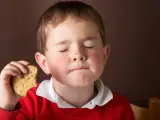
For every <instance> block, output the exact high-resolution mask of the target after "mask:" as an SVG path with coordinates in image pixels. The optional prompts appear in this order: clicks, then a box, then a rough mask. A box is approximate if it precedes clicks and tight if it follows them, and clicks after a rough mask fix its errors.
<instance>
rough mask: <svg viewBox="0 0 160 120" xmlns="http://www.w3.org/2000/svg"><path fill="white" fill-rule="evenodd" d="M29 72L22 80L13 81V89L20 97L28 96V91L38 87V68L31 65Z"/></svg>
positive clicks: (15, 78)
mask: <svg viewBox="0 0 160 120" xmlns="http://www.w3.org/2000/svg"><path fill="white" fill-rule="evenodd" d="M28 70H29V71H28V73H27V74H25V75H24V76H23V77H22V78H19V77H14V78H13V80H12V88H13V90H14V91H15V92H16V93H17V94H18V95H20V96H26V94H27V91H28V90H29V89H31V88H32V87H35V86H36V78H37V73H38V70H37V67H35V66H33V65H29V66H28Z"/></svg>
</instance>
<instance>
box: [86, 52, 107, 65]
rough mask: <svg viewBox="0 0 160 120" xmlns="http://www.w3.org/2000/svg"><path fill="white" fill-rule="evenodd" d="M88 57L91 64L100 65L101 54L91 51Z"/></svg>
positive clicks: (101, 63) (101, 60)
mask: <svg viewBox="0 0 160 120" xmlns="http://www.w3.org/2000/svg"><path fill="white" fill-rule="evenodd" d="M89 59H90V62H91V64H92V65H94V66H95V67H98V66H102V65H103V61H104V60H103V55H102V54H100V53H97V52H91V53H90V54H89Z"/></svg>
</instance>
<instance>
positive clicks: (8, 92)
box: [0, 61, 29, 110]
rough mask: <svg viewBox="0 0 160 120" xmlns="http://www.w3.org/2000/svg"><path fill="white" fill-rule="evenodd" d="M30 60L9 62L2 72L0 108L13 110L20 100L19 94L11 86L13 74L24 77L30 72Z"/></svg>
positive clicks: (0, 74)
mask: <svg viewBox="0 0 160 120" xmlns="http://www.w3.org/2000/svg"><path fill="white" fill-rule="evenodd" d="M28 65H29V62H27V61H15V62H14V61H12V62H10V63H9V64H7V65H6V66H5V67H4V69H3V70H2V71H1V73H0V108H2V109H4V110H13V109H14V108H15V106H16V104H17V102H18V100H19V98H20V97H19V96H18V95H17V94H16V93H15V92H14V90H13V89H12V86H11V80H12V77H13V76H16V77H22V76H23V75H24V74H26V73H27V72H28V67H27V66H28Z"/></svg>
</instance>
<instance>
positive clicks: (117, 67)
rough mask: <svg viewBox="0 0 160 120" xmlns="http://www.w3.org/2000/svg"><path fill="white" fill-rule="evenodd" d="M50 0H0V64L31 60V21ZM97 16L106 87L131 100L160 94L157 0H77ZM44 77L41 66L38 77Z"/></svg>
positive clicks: (33, 25) (142, 101) (33, 37)
mask: <svg viewBox="0 0 160 120" xmlns="http://www.w3.org/2000/svg"><path fill="white" fill-rule="evenodd" d="M55 1H56V0H30V1H29V0H28V1H24V0H23V1H22V0H14V1H13V0H1V3H0V55H1V56H0V69H2V68H3V67H4V66H5V65H6V64H7V63H8V62H10V61H11V60H20V59H25V60H28V61H30V62H31V63H32V64H36V62H35V60H34V53H35V52H36V31H35V28H36V24H37V20H38V18H39V16H40V15H41V13H42V12H43V11H44V10H45V9H46V8H47V7H48V6H50V5H52V4H53V3H54V2H55ZM81 1H84V2H86V3H89V4H91V5H93V6H94V7H95V8H97V9H98V11H99V12H100V14H101V15H102V16H103V19H104V21H105V26H106V29H107V33H106V34H107V41H108V42H109V43H110V44H111V55H110V58H109V60H108V64H107V66H106V69H105V72H104V74H103V76H102V78H103V80H104V83H105V84H106V85H107V86H108V87H110V88H111V89H112V90H114V91H117V92H119V93H121V94H122V95H125V96H126V97H127V98H128V99H129V100H131V101H132V102H136V103H137V104H143V105H144V104H145V105H146V103H147V99H148V98H149V97H150V96H153V95H160V69H159V68H160V13H159V12H160V7H159V5H160V2H159V1H158V0H157V1H156V0H155V1H153V0H81ZM46 77H47V76H45V75H44V73H43V72H42V71H40V74H39V80H43V79H44V78H46Z"/></svg>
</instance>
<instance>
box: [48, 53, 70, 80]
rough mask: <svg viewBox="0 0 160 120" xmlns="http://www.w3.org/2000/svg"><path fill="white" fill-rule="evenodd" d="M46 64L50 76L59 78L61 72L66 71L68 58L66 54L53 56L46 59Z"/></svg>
mask: <svg viewBox="0 0 160 120" xmlns="http://www.w3.org/2000/svg"><path fill="white" fill-rule="evenodd" d="M48 65H49V68H50V71H51V74H52V76H53V77H55V78H60V77H61V76H62V74H61V73H65V72H67V68H68V60H67V57H66V56H62V55H59V56H54V57H53V58H52V59H51V60H49V61H48Z"/></svg>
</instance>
